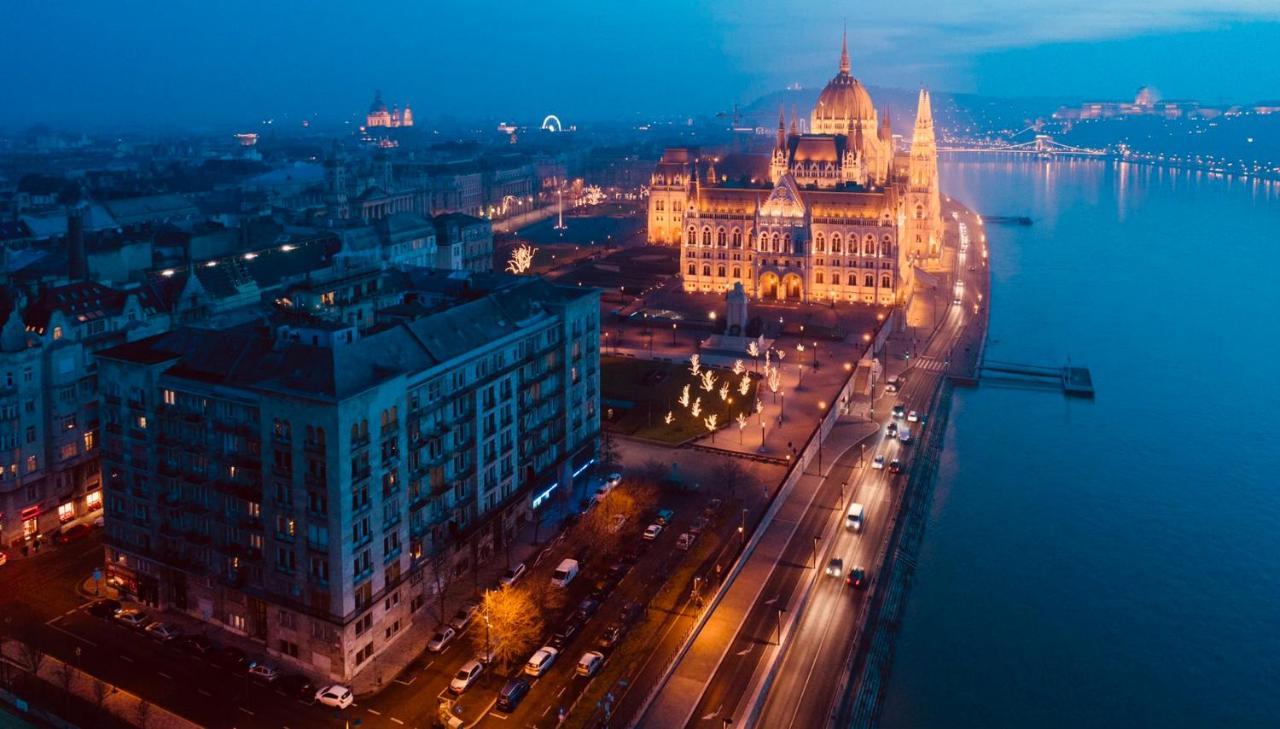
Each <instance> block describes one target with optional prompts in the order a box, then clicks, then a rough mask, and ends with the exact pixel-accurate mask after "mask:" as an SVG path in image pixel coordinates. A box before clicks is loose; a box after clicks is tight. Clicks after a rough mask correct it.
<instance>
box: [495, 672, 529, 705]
mask: <svg viewBox="0 0 1280 729" xmlns="http://www.w3.org/2000/svg"><path fill="white" fill-rule="evenodd" d="M528 693H529V682H528V681H526V680H524V679H523V678H513V679H511V680H510V681H507V682H506V683H504V684H503V685H502V690H501V691H499V692H498V709H499V710H500V711H508V712H509V711H515V710H516V707H518V706H520V702H521V701H524V697H525V696H526V695H527V694H528Z"/></svg>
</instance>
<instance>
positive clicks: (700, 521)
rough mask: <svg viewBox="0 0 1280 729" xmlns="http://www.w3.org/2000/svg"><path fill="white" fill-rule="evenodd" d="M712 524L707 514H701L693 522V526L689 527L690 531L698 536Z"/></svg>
mask: <svg viewBox="0 0 1280 729" xmlns="http://www.w3.org/2000/svg"><path fill="white" fill-rule="evenodd" d="M710 524H711V520H710V519H708V518H707V517H705V516H700V517H698V518H697V519H696V520H695V521H694V522H693V526H691V527H689V533H690V534H692V535H694V536H695V537H696V536H698V535H699V534H701V533H702V532H704V531H706V529H707V527H708V526H710Z"/></svg>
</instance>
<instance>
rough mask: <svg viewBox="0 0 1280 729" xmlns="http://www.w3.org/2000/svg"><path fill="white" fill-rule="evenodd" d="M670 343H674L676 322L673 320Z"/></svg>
mask: <svg viewBox="0 0 1280 729" xmlns="http://www.w3.org/2000/svg"><path fill="white" fill-rule="evenodd" d="M671 343H672V344H675V343H676V324H675V322H671Z"/></svg>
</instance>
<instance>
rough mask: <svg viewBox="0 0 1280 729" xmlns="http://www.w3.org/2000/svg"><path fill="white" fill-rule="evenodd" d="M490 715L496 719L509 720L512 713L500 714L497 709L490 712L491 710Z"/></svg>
mask: <svg viewBox="0 0 1280 729" xmlns="http://www.w3.org/2000/svg"><path fill="white" fill-rule="evenodd" d="M489 716H492V717H493V718H495V719H500V720H502V721H506V720H507V717H509V716H510V714H499V713H498V712H496V711H490V712H489Z"/></svg>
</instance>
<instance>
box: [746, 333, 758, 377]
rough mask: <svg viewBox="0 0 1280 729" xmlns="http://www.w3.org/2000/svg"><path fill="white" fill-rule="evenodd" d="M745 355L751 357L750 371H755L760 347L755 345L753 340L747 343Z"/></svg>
mask: <svg viewBox="0 0 1280 729" xmlns="http://www.w3.org/2000/svg"><path fill="white" fill-rule="evenodd" d="M747 354H748V355H750V356H751V369H752V371H755V369H756V365H757V364H759V362H760V345H759V344H756V341H755V340H754V339H753V340H751V341H750V342H747Z"/></svg>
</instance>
